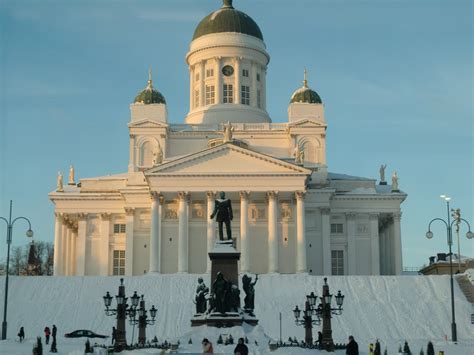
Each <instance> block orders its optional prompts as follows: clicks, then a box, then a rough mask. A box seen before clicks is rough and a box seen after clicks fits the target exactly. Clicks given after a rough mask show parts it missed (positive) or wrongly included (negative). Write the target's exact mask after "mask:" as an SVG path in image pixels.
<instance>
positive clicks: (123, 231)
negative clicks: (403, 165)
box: [49, 0, 407, 276]
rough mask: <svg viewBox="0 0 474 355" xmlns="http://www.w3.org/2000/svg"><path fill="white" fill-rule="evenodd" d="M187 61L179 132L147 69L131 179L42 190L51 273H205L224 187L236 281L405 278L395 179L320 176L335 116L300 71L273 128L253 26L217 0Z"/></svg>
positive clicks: (259, 39)
mask: <svg viewBox="0 0 474 355" xmlns="http://www.w3.org/2000/svg"><path fill="white" fill-rule="evenodd" d="M185 60H186V63H187V65H188V67H189V112H188V114H187V116H186V117H184V122H183V123H170V122H169V121H170V120H169V119H168V110H167V104H166V99H165V97H166V93H165V92H163V93H161V92H159V91H158V90H156V88H155V87H154V83H153V79H152V75H151V72H150V74H149V77H148V82H147V83H146V86H145V88H144V89H143V90H142V91H141V92H139V93H138V95H137V96H136V97H135V99H134V100H133V103H131V104H130V121H129V122H128V130H129V136H130V147H129V157H128V170H127V171H125V172H123V173H121V174H116V175H105V176H99V177H91V178H81V179H80V180H79V181H78V182H76V181H75V179H74V170H73V168H72V167H71V171H70V173H69V179H68V181H67V182H65V183H64V184H63V181H62V175H59V176H58V182H57V188H56V190H55V191H53V192H51V193H50V194H49V198H50V200H51V201H52V202H53V204H54V206H55V236H54V274H55V275H66V276H69V275H71V276H72V275H77V276H82V275H104V276H106V275H144V274H153V273H163V274H174V273H195V274H204V273H206V272H210V266H211V265H210V261H209V257H208V254H207V253H208V252H209V251H210V250H211V249H212V247H213V245H214V241H215V239H216V234H217V233H216V230H217V226H216V222H215V221H214V220H213V219H211V218H210V215H211V214H212V212H213V209H214V202H215V200H216V198H218V197H219V194H220V192H221V191H224V192H225V194H226V197H227V198H230V200H231V201H232V209H233V220H232V223H231V229H232V238H233V241H234V245H235V247H236V249H237V250H238V251H239V252H240V253H241V257H240V261H239V270H240V272H242V273H245V272H250V273H258V274H262V273H284V274H292V273H309V274H312V275H399V274H401V272H402V246H401V230H400V218H401V211H400V205H401V203H402V202H403V201H404V200H405V198H406V196H407V195H406V194H405V193H403V192H401V191H400V190H399V188H398V179H397V177H396V175H394V176H393V177H392V184H388V183H387V182H385V167H384V166H382V167H381V168H380V181H379V182H377V181H376V180H374V179H371V178H364V177H357V176H351V175H347V174H337V173H333V172H330V171H329V170H328V166H329V167H330V162H327V161H326V128H327V126H328V124H330V121H331V120H330V118H329V119H328V121H326V118H325V115H324V104H323V102H322V100H321V97H320V96H319V95H318V93H317V92H316V91H314V90H313V89H311V88H310V85H309V84H308V81H307V78H306V73H305V76H304V81H303V85H302V86H301V87H300V88H299V89H297V90H296V91H295V92H294V93H293V95H292V96H291V98H289V104H288V113H287V114H288V117H287V119H285V122H283V123H273V122H272V119H271V118H270V117H269V115H268V113H267V110H266V108H267V91H266V83H267V66H268V63H269V60H270V54H269V53H268V52H267V50H266V46H265V42H264V37H263V34H262V31H261V30H260V28H259V26H258V25H257V23H255V21H254V20H252V18H251V17H249V16H248V15H247V14H245V13H243V12H241V11H239V10H237V9H236V8H234V6H233V3H232V1H231V0H224V1H223V3H222V6H221V8H219V9H218V10H216V11H214V12H212V13H211V14H209V15H208V16H206V17H205V18H204V19H202V20H201V22H200V23H199V24H198V25H197V27H196V29H195V31H194V34H193V37H192V40H191V43H190V45H189V51H188V53H186V57H185ZM269 99H271V98H269ZM179 120H181V119H178V121H179ZM176 121H177V119H176V118H173V122H176ZM279 121H281V120H279ZM124 134H125V132H124ZM124 158H125V157H124Z"/></svg>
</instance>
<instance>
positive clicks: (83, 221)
mask: <svg viewBox="0 0 474 355" xmlns="http://www.w3.org/2000/svg"><path fill="white" fill-rule="evenodd" d="M78 217H79V221H78V222H77V241H76V275H77V276H84V275H85V274H86V232H87V218H86V215H85V214H84V213H80V214H79V216H78Z"/></svg>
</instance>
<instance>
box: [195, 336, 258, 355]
mask: <svg viewBox="0 0 474 355" xmlns="http://www.w3.org/2000/svg"><path fill="white" fill-rule="evenodd" d="M202 353H203V354H214V349H213V348H212V343H211V342H210V341H209V339H207V338H204V339H203V340H202ZM248 354H249V348H248V347H247V345H245V343H244V338H239V341H238V342H237V346H236V347H235V349H234V355H248Z"/></svg>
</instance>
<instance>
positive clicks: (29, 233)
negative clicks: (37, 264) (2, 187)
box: [0, 200, 33, 340]
mask: <svg viewBox="0 0 474 355" xmlns="http://www.w3.org/2000/svg"><path fill="white" fill-rule="evenodd" d="M12 208H13V202H12V200H10V215H9V217H8V219H6V218H4V217H1V216H0V219H1V220H2V221H4V222H5V223H6V224H7V270H6V272H7V274H6V277H5V300H4V302H3V322H2V340H5V339H6V338H7V310H8V273H9V271H10V270H9V269H10V268H9V266H10V245H11V243H12V236H13V225H14V224H15V222H16V221H18V220H20V219H24V220H25V221H27V222H28V230H27V231H26V236H27V237H28V238H31V237H33V231H32V230H31V222H30V220H29V219H28V218H26V217H16V218H15V219H14V220H13V221H12Z"/></svg>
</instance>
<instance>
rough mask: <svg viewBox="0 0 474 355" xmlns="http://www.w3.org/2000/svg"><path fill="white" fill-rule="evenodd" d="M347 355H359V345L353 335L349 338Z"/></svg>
mask: <svg viewBox="0 0 474 355" xmlns="http://www.w3.org/2000/svg"><path fill="white" fill-rule="evenodd" d="M346 354H347V355H359V345H358V344H357V342H356V341H355V340H354V337H353V336H352V335H350V336H349V342H348V343H347V348H346Z"/></svg>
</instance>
